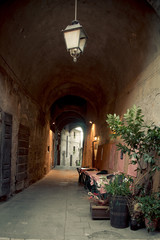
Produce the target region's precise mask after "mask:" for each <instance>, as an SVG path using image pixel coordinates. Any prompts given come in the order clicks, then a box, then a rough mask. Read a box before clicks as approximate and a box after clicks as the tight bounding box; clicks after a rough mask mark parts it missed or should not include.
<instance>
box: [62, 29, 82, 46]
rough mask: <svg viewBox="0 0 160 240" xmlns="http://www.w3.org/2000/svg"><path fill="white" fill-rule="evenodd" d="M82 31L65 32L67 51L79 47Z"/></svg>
mask: <svg viewBox="0 0 160 240" xmlns="http://www.w3.org/2000/svg"><path fill="white" fill-rule="evenodd" d="M79 38H80V29H76V30H72V31H66V32H64V39H65V42H66V47H67V50H69V49H71V48H76V47H78V45H79Z"/></svg>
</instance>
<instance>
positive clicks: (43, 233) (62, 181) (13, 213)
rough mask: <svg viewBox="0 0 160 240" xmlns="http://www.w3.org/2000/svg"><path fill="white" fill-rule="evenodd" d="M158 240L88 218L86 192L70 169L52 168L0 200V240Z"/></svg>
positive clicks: (142, 231) (143, 232) (158, 236)
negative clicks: (15, 192)
mask: <svg viewBox="0 0 160 240" xmlns="http://www.w3.org/2000/svg"><path fill="white" fill-rule="evenodd" d="M10 239H12V240H14V239H16V240H21V239H26V240H27V239H29V240H33V239H34V240H35V239H42V240H45V239H46V240H47V239H49V240H51V239H54V240H103V239H107V240H111V239H112V240H113V239H114V240H115V239H119V240H122V239H125V240H129V239H135V240H138V239H140V240H144V239H145V240H146V239H153V240H158V239H159V240H160V232H154V233H148V232H147V230H146V229H140V230H138V231H132V230H130V228H125V229H117V228H113V227H111V225H110V221H109V220H92V218H91V214H90V203H89V200H88V197H87V191H86V190H85V189H84V187H83V186H81V185H79V184H78V173H77V171H76V170H75V169H74V170H73V169H72V170H69V169H61V168H59V169H58V168H56V169H54V170H52V171H51V172H50V173H49V174H48V175H47V176H46V177H45V178H43V179H42V180H40V181H39V182H37V183H35V184H33V185H32V186H30V187H29V188H27V189H25V190H24V191H22V192H20V193H18V194H16V195H14V196H13V197H12V198H10V199H9V200H8V201H6V202H1V203H0V240H10Z"/></svg>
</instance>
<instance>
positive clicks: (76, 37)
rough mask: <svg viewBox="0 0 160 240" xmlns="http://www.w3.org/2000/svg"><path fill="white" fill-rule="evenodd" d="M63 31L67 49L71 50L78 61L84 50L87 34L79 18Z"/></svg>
mask: <svg viewBox="0 0 160 240" xmlns="http://www.w3.org/2000/svg"><path fill="white" fill-rule="evenodd" d="M63 33H64V39H65V43H66V48H67V51H68V52H70V55H71V56H72V57H73V61H74V62H77V58H78V57H79V56H80V54H81V53H83V51H84V48H85V45H86V41H87V35H86V33H85V31H84V29H83V27H82V26H81V25H80V23H79V22H78V21H77V20H74V21H73V22H72V24H71V25H68V26H67V27H66V29H65V30H63Z"/></svg>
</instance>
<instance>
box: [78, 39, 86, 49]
mask: <svg viewBox="0 0 160 240" xmlns="http://www.w3.org/2000/svg"><path fill="white" fill-rule="evenodd" d="M85 45H86V38H82V39H80V43H79V48H80V49H81V51H82V52H83V51H84V47H85Z"/></svg>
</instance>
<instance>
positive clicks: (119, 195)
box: [105, 173, 133, 228]
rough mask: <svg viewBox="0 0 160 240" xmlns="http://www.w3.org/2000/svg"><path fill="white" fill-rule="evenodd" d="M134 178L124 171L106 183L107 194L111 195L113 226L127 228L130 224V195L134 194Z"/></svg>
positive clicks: (110, 204)
mask: <svg viewBox="0 0 160 240" xmlns="http://www.w3.org/2000/svg"><path fill="white" fill-rule="evenodd" d="M132 183H133V179H132V178H131V177H129V176H125V174H124V173H119V174H116V175H115V176H114V177H112V178H111V180H110V183H109V184H105V188H106V191H107V194H109V195H110V200H109V206H110V220H111V226H112V227H116V228H126V227H128V226H129V211H128V202H127V200H128V197H129V196H130V195H131V194H132V192H131V186H132Z"/></svg>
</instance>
